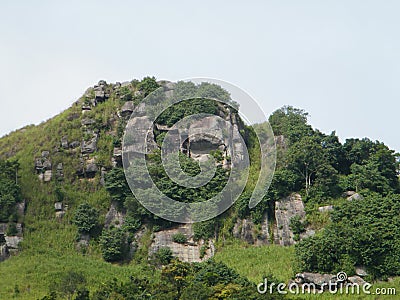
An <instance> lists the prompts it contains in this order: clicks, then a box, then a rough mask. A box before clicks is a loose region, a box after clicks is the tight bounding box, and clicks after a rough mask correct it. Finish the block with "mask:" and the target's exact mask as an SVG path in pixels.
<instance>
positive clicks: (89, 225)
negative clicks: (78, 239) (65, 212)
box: [73, 202, 99, 233]
mask: <svg viewBox="0 0 400 300" xmlns="http://www.w3.org/2000/svg"><path fill="white" fill-rule="evenodd" d="M73 223H74V224H75V225H76V226H77V227H78V231H79V232H80V233H90V232H91V231H92V230H93V229H94V228H95V227H96V226H97V225H98V223H99V213H98V211H97V210H96V209H95V208H94V207H92V206H90V204H89V203H87V202H84V203H82V204H80V205H79V206H78V208H77V210H76V212H75V214H74V218H73Z"/></svg>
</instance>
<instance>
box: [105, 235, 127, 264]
mask: <svg viewBox="0 0 400 300" xmlns="http://www.w3.org/2000/svg"><path fill="white" fill-rule="evenodd" d="M100 247H101V250H102V251H101V252H102V254H103V258H104V260H106V261H110V262H113V261H120V260H122V259H124V257H126V255H127V253H128V251H129V240H128V237H127V235H126V234H125V232H124V231H123V230H122V229H120V228H111V229H108V230H104V231H103V233H102V235H101V237H100Z"/></svg>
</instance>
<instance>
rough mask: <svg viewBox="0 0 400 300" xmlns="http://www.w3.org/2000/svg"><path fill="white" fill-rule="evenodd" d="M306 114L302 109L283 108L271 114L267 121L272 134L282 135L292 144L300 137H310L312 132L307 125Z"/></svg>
mask: <svg viewBox="0 0 400 300" xmlns="http://www.w3.org/2000/svg"><path fill="white" fill-rule="evenodd" d="M307 117H308V113H307V112H305V111H304V110H303V109H298V108H294V107H292V106H284V107H282V108H280V109H278V110H276V111H274V112H273V113H272V115H271V116H270V117H269V119H268V121H269V123H270V125H271V127H272V130H273V132H274V134H275V135H276V136H277V135H283V136H284V137H286V138H287V139H288V141H289V143H291V144H293V143H295V142H297V141H299V140H300V139H301V138H302V137H304V136H308V135H311V134H312V132H313V130H312V128H311V126H310V125H308V124H307Z"/></svg>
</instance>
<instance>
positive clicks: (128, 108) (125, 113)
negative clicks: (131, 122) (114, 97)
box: [121, 101, 135, 118]
mask: <svg viewBox="0 0 400 300" xmlns="http://www.w3.org/2000/svg"><path fill="white" fill-rule="evenodd" d="M134 109H135V105H134V104H133V102H132V101H127V102H125V104H124V105H123V106H122V108H121V116H122V117H124V118H125V117H129V116H130V115H131V114H132V112H133V110H134Z"/></svg>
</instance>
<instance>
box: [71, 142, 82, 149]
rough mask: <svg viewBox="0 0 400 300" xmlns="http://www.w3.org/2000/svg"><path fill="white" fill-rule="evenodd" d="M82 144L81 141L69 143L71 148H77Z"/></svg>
mask: <svg viewBox="0 0 400 300" xmlns="http://www.w3.org/2000/svg"><path fill="white" fill-rule="evenodd" d="M80 145H81V143H80V142H78V141H73V142H71V143H70V144H69V147H70V148H71V149H75V148H78V147H79V146H80Z"/></svg>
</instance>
